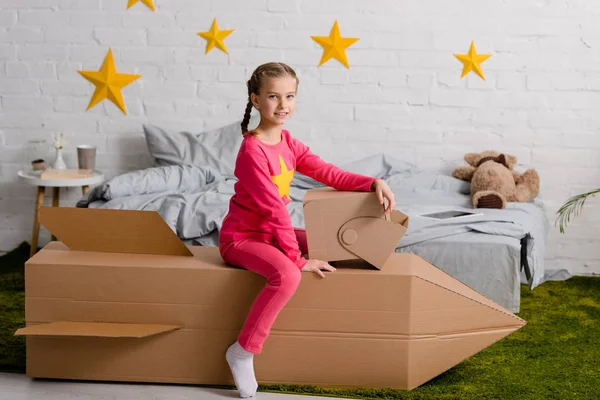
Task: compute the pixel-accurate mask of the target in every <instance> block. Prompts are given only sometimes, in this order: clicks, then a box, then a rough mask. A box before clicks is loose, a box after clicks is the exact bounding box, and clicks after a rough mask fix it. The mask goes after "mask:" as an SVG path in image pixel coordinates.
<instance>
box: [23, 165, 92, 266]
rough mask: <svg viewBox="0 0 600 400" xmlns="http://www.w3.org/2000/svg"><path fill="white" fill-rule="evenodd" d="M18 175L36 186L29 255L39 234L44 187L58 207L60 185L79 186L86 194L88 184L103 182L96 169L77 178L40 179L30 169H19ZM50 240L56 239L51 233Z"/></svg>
mask: <svg viewBox="0 0 600 400" xmlns="http://www.w3.org/2000/svg"><path fill="white" fill-rule="evenodd" d="M18 175H19V177H20V178H22V179H23V180H25V181H26V182H27V183H29V184H30V185H32V186H37V198H36V201H35V214H34V218H33V233H32V236H31V252H30V255H29V256H30V257H31V256H33V255H34V254H35V252H36V251H37V244H38V238H39V235H40V219H39V213H40V208H41V207H42V205H43V204H44V194H45V192H46V187H51V188H52V207H58V203H59V195H60V188H61V187H81V191H82V193H83V194H86V193H87V192H88V190H89V188H90V185H97V184H99V183H102V182H104V174H103V173H102V172H100V171H98V170H94V172H93V173H92V175H91V176H89V177H86V178H77V179H42V178H41V177H40V174H39V173H37V174H36V173H33V172H30V171H19V172H18ZM52 240H56V237H55V236H54V235H52Z"/></svg>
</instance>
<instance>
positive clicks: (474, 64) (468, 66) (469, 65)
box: [454, 41, 492, 80]
mask: <svg viewBox="0 0 600 400" xmlns="http://www.w3.org/2000/svg"><path fill="white" fill-rule="evenodd" d="M491 56H492V55H491V54H477V51H476V50H475V43H474V42H472V41H471V48H470V49H469V53H468V54H454V57H456V58H458V59H459V60H460V61H461V62H462V63H463V64H464V68H463V71H462V75H461V78H464V77H465V75H467V74H468V73H469V72H471V71H475V73H476V74H477V75H479V76H480V77H481V79H483V80H485V76H483V71H482V70H481V63H482V62H484V61H485V60H487V59H488V58H490V57H491Z"/></svg>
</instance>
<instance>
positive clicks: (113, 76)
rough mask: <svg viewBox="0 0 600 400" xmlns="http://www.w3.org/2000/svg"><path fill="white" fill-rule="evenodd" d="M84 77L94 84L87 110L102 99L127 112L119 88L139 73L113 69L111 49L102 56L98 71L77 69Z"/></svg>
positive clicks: (136, 77)
mask: <svg viewBox="0 0 600 400" xmlns="http://www.w3.org/2000/svg"><path fill="white" fill-rule="evenodd" d="M77 72H79V73H80V74H81V75H82V76H83V77H84V78H85V79H87V80H88V81H90V82H91V83H93V84H94V85H96V90H95V91H94V94H93V95H92V99H91V100H90V104H89V105H88V108H87V109H88V110H89V109H90V108H92V107H94V106H95V105H96V104H98V103H100V102H101V101H102V100H104V99H109V100H110V101H112V102H113V103H114V104H115V105H116V106H117V107H119V109H120V110H121V111H123V113H124V114H127V109H126V108H125V104H124V103H123V95H122V94H121V89H123V88H124V87H125V86H127V85H129V84H130V83H131V82H133V81H135V80H136V79H138V78H139V77H140V76H141V75H134V74H119V73H117V71H116V70H115V61H114V59H113V55H112V49H108V53H107V54H106V57H105V58H104V62H103V63H102V67H101V68H100V71H98V72H96V71H77Z"/></svg>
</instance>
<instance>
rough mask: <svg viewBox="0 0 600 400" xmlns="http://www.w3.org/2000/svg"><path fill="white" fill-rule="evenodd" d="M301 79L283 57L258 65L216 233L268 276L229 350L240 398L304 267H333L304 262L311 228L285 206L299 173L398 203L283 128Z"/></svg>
mask: <svg viewBox="0 0 600 400" xmlns="http://www.w3.org/2000/svg"><path fill="white" fill-rule="evenodd" d="M298 82H299V81H298V78H297V77H296V73H295V72H294V70H293V69H291V68H290V67H289V66H287V65H285V64H283V63H267V64H263V65H261V66H259V67H258V68H257V69H256V70H255V71H254V73H253V74H252V77H251V78H250V80H249V81H248V105H247V106H246V112H245V114H244V119H243V121H242V124H241V125H242V135H243V136H244V139H243V140H242V144H241V147H240V150H239V153H238V156H237V159H236V165H235V176H236V177H237V178H238V182H236V184H235V194H234V195H233V197H232V198H231V201H230V204H229V213H228V214H227V216H226V217H225V219H224V221H223V225H222V228H221V231H220V233H219V250H220V252H221V256H222V257H223V259H224V260H225V261H226V262H227V263H229V264H231V265H235V266H238V267H242V268H245V269H248V270H250V271H253V272H255V273H257V274H260V275H262V276H264V277H265V278H266V279H267V284H266V285H265V287H264V288H263V289H262V291H261V292H260V293H259V294H258V296H257V297H256V300H255V301H254V303H253V304H252V307H251V309H250V312H249V314H248V317H247V319H246V321H245V323H244V326H243V328H242V330H241V332H240V334H239V336H238V340H237V341H236V342H235V343H234V344H232V345H231V346H230V347H229V349H228V350H227V353H226V360H227V363H228V364H229V367H230V368H231V372H232V375H233V379H234V381H235V385H236V386H237V388H238V390H239V391H240V395H241V397H252V396H254V394H255V393H256V389H257V388H258V384H257V382H256V379H255V376H254V364H253V356H254V354H258V353H260V352H261V351H262V346H263V342H264V341H265V339H266V338H267V336H268V335H269V332H270V330H271V326H272V325H273V323H274V321H275V319H276V317H277V315H278V314H279V312H280V311H281V309H282V308H283V307H284V305H285V304H286V303H287V302H288V300H289V299H290V298H291V297H292V295H293V294H294V293H295V291H296V288H297V287H298V284H299V283H300V272H301V271H307V272H314V273H316V274H318V275H319V276H321V277H322V278H325V274H324V273H323V272H322V271H323V270H325V271H335V268H333V267H332V266H331V265H329V264H328V263H327V262H325V261H321V260H306V259H305V258H304V257H302V254H306V253H307V252H308V250H307V243H306V232H305V231H304V230H300V229H294V228H293V227H292V223H291V219H290V216H289V214H288V211H287V208H286V204H287V203H289V202H290V200H291V198H290V196H289V190H290V183H291V182H292V178H293V177H294V172H295V171H298V172H300V173H302V174H304V175H307V176H309V177H311V178H313V179H315V180H317V181H319V182H322V183H324V184H325V185H328V186H331V187H333V188H335V189H338V190H353V191H356V190H362V191H375V192H377V196H378V198H379V201H380V202H381V204H383V199H384V198H386V199H387V200H388V207H387V208H386V210H385V213H386V214H387V213H389V212H390V211H391V210H392V209H393V208H394V206H395V202H394V195H393V193H392V191H391V190H390V188H389V187H388V185H387V184H386V183H385V182H384V181H383V180H381V179H374V178H370V177H367V176H363V175H358V174H353V173H350V172H346V171H342V170H340V169H339V168H337V167H336V166H334V165H332V164H327V163H325V162H324V161H323V160H321V159H320V158H319V157H318V156H316V155H314V154H313V153H312V152H311V151H310V149H309V148H308V147H307V146H306V145H305V144H303V143H302V142H300V141H299V140H297V139H294V138H293V137H292V136H291V135H290V133H289V132H288V131H287V130H285V129H283V125H284V124H285V122H286V121H287V120H288V119H290V117H291V116H292V114H293V113H294V108H295V103H296V90H297V88H298ZM252 107H254V108H256V109H257V110H258V111H259V113H260V123H259V125H258V127H257V128H256V129H255V130H254V131H252V132H248V122H249V121H250V112H251V110H252Z"/></svg>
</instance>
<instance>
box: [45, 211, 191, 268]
mask: <svg viewBox="0 0 600 400" xmlns="http://www.w3.org/2000/svg"><path fill="white" fill-rule="evenodd" d="M40 223H41V224H42V225H44V227H45V228H46V229H48V230H49V231H50V232H51V233H53V234H54V236H56V237H57V238H58V239H59V240H60V241H61V242H63V243H65V244H66V245H67V246H68V247H69V248H70V249H71V250H79V251H98V252H105V253H136V254H159V255H173V256H192V253H191V252H190V250H189V249H188V248H187V247H186V245H185V244H183V242H182V241H181V240H180V239H179V238H178V237H177V235H176V234H175V232H173V231H172V230H171V228H170V227H169V225H167V223H166V222H165V221H164V220H163V219H162V217H161V216H160V214H159V213H157V212H156V211H139V210H108V209H106V210H105V209H97V208H74V207H42V208H41V209H40Z"/></svg>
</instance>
